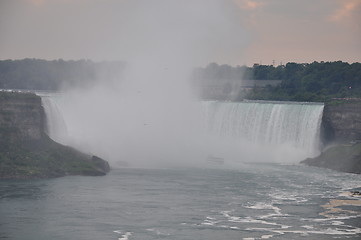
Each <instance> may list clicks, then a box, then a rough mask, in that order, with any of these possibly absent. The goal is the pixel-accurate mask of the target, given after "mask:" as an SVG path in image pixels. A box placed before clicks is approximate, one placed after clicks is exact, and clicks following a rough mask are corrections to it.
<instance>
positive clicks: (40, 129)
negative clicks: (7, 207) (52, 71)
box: [0, 91, 109, 179]
mask: <svg viewBox="0 0 361 240" xmlns="http://www.w3.org/2000/svg"><path fill="white" fill-rule="evenodd" d="M44 123H45V121H44V110H43V108H42V106H41V98H40V97H39V96H37V95H35V94H34V93H22V92H21V93H20V92H6V91H4V92H1V91H0V179H27V178H51V177H61V176H66V175H90V176H99V175H105V174H106V173H107V172H108V171H109V165H108V163H107V162H106V161H104V160H103V159H100V158H98V157H96V156H91V155H88V154H84V153H81V152H79V151H77V150H75V149H73V148H71V147H68V146H63V145H61V144H59V143H56V142H54V141H53V140H51V139H50V138H49V137H48V136H47V135H46V134H45V132H44V128H45V126H44Z"/></svg>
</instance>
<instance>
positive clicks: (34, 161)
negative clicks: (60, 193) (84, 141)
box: [0, 136, 109, 179]
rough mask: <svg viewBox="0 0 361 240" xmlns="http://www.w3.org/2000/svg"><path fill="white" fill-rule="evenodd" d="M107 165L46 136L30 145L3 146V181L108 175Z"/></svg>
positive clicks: (0, 169)
mask: <svg viewBox="0 0 361 240" xmlns="http://www.w3.org/2000/svg"><path fill="white" fill-rule="evenodd" d="M107 171H109V166H108V165H107V163H106V162H105V161H103V160H101V159H100V158H97V157H95V156H93V157H92V156H89V155H87V154H84V153H81V152H79V151H77V150H75V149H73V148H70V147H67V146H63V145H61V144H58V143H56V142H54V141H52V140H51V139H50V138H48V137H47V136H45V137H44V138H42V139H41V140H38V141H31V142H16V143H9V142H6V143H4V142H2V144H1V145H0V179H27V178H52V177H61V176H66V175H89V176H100V175H105V174H106V172H107Z"/></svg>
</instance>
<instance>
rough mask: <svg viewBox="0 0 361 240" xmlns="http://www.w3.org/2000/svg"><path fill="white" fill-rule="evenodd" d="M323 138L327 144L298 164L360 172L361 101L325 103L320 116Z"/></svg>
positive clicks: (350, 100)
mask: <svg viewBox="0 0 361 240" xmlns="http://www.w3.org/2000/svg"><path fill="white" fill-rule="evenodd" d="M322 139H323V142H324V144H325V145H326V146H327V145H328V146H331V147H327V148H326V149H325V150H324V151H323V152H322V153H321V154H320V155H319V156H318V157H315V158H308V159H306V160H304V161H302V162H301V163H303V164H306V165H309V166H315V167H322V168H328V169H333V170H336V171H341V172H348V173H358V174H360V173H361V100H359V99H346V100H342V101H337V102H334V103H331V104H327V105H326V106H325V108H324V112H323V118H322Z"/></svg>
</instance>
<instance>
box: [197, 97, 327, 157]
mask: <svg viewBox="0 0 361 240" xmlns="http://www.w3.org/2000/svg"><path fill="white" fill-rule="evenodd" d="M323 107H324V105H323V104H319V103H294V102H267V101H247V102H217V101H207V102H203V110H204V115H205V126H206V129H207V132H208V133H209V134H210V135H211V136H218V137H220V138H224V139H233V141H237V140H242V141H243V142H242V143H243V144H245V143H248V144H253V146H257V147H256V148H258V150H256V151H262V149H266V148H268V150H272V151H277V149H278V150H280V149H283V150H284V149H285V148H284V146H287V147H288V150H289V151H291V152H298V153H299V152H301V153H302V154H301V156H302V157H301V160H302V158H303V157H311V156H314V155H316V154H318V152H319V148H320V126H321V120H322V113H323ZM281 152H282V151H281ZM280 154H282V153H280ZM280 154H279V155H280Z"/></svg>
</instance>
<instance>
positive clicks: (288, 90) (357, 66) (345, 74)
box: [194, 61, 361, 102]
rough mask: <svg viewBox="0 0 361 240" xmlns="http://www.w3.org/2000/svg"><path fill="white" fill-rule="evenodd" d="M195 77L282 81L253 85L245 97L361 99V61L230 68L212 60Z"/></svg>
mask: <svg viewBox="0 0 361 240" xmlns="http://www.w3.org/2000/svg"><path fill="white" fill-rule="evenodd" d="M194 76H195V79H203V80H212V79H217V80H218V81H223V80H232V81H242V79H248V80H260V81H262V80H281V81H282V82H281V84H280V85H278V86H270V85H268V86H267V87H265V88H253V89H252V90H250V91H249V92H248V93H247V95H246V96H242V98H243V97H245V98H247V99H254V100H283V101H312V102H328V101H330V100H331V99H333V98H361V63H352V64H349V63H346V62H341V61H337V62H313V63H287V64H286V65H280V66H277V67H275V66H272V65H259V64H255V65H253V67H246V66H237V67H231V66H229V65H218V64H215V63H212V64H209V65H208V66H207V67H205V68H198V69H196V70H195V73H194ZM237 100H241V99H237Z"/></svg>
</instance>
